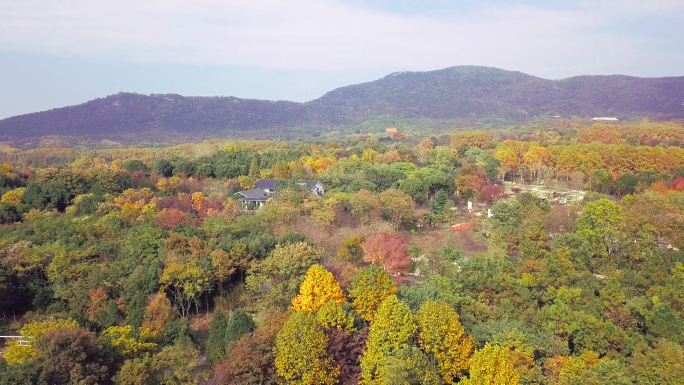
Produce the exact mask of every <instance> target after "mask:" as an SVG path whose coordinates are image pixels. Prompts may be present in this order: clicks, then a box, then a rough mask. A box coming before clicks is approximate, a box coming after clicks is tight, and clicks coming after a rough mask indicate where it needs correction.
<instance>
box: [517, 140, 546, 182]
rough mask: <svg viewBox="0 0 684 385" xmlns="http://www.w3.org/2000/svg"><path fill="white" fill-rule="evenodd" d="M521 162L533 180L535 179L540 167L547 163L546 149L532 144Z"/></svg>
mask: <svg viewBox="0 0 684 385" xmlns="http://www.w3.org/2000/svg"><path fill="white" fill-rule="evenodd" d="M523 161H524V162H525V164H526V165H527V166H528V167H529V168H530V170H532V173H533V178H535V179H536V178H537V177H538V174H539V171H540V170H541V168H542V167H544V166H545V165H547V164H548V162H549V153H548V151H547V150H546V148H544V147H542V146H539V145H537V144H533V145H532V146H530V149H529V150H527V152H526V153H525V155H524V156H523Z"/></svg>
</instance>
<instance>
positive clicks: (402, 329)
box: [360, 295, 416, 384]
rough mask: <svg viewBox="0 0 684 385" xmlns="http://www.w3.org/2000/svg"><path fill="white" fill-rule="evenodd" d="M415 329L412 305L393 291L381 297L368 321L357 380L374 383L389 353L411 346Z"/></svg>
mask: <svg viewBox="0 0 684 385" xmlns="http://www.w3.org/2000/svg"><path fill="white" fill-rule="evenodd" d="M415 332H416V324H415V322H414V320H413V314H411V309H409V307H408V306H406V305H405V304H404V303H403V302H401V301H399V299H397V297H396V296H395V295H393V296H391V297H388V298H387V299H386V300H384V301H383V302H382V304H381V305H380V307H379V308H378V312H377V314H376V316H375V319H374V320H373V322H372V323H371V327H370V331H369V333H368V341H367V342H366V350H365V351H364V352H363V356H362V357H361V360H360V361H361V376H362V378H363V379H362V380H361V382H360V384H373V383H376V382H377V380H378V379H379V377H380V369H381V368H382V367H383V366H385V365H386V364H387V359H388V357H392V356H394V355H396V354H397V353H398V352H399V351H400V350H402V349H404V348H408V347H409V346H411V341H412V340H413V335H414V334H415Z"/></svg>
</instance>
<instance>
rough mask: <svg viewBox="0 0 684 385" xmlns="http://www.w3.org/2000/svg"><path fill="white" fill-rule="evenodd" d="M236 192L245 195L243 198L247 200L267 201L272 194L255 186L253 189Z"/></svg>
mask: <svg viewBox="0 0 684 385" xmlns="http://www.w3.org/2000/svg"><path fill="white" fill-rule="evenodd" d="M236 194H240V195H242V196H243V198H242V200H245V201H264V202H265V201H267V200H268V199H269V198H270V196H269V195H268V194H266V193H265V192H264V190H262V189H259V188H255V189H251V190H244V191H238V192H236Z"/></svg>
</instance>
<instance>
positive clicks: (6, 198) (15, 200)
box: [0, 187, 25, 206]
mask: <svg viewBox="0 0 684 385" xmlns="http://www.w3.org/2000/svg"><path fill="white" fill-rule="evenodd" d="M24 190H25V188H24V187H19V188H17V189H14V190H10V191H8V192H6V193H5V195H3V196H2V198H1V199H0V202H2V203H9V204H12V205H15V206H16V205H18V204H20V203H21V202H22V201H23V199H24Z"/></svg>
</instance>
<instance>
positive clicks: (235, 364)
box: [213, 313, 287, 385]
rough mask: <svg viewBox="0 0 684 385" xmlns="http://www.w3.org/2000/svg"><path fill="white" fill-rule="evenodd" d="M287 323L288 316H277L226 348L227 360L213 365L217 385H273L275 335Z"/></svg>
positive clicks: (274, 380) (283, 314)
mask: <svg viewBox="0 0 684 385" xmlns="http://www.w3.org/2000/svg"><path fill="white" fill-rule="evenodd" d="M285 320H287V314H285V313H278V314H276V315H274V316H272V317H271V318H270V319H268V320H267V321H266V325H265V326H264V327H261V328H259V329H257V330H255V331H254V332H253V333H249V334H246V335H244V336H243V337H242V338H240V339H239V340H237V341H233V342H231V343H230V345H228V357H230V358H228V359H226V360H223V361H221V362H219V363H217V364H214V366H213V369H214V379H215V380H216V383H217V384H222V385H228V384H275V383H278V375H277V374H276V371H275V355H274V354H273V347H274V346H275V341H276V336H277V335H278V331H280V329H281V328H282V326H283V323H285Z"/></svg>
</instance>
